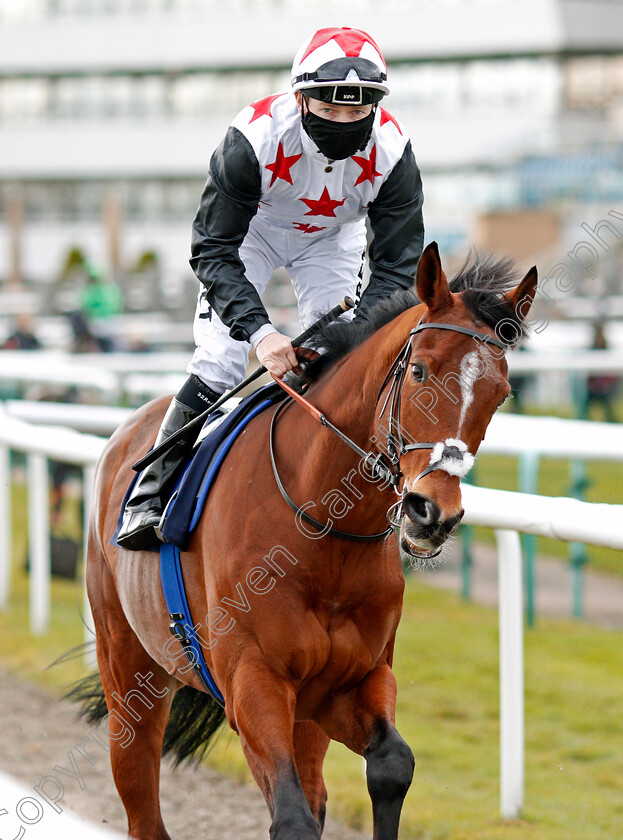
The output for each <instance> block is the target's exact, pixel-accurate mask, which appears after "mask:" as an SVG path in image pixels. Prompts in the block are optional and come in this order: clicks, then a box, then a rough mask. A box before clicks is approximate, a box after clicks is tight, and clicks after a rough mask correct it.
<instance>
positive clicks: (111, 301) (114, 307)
mask: <svg viewBox="0 0 623 840" xmlns="http://www.w3.org/2000/svg"><path fill="white" fill-rule="evenodd" d="M86 268H87V277H86V284H85V286H84V288H83V289H82V291H81V292H80V310H81V312H83V313H84V315H86V317H87V318H88V319H89V320H99V319H102V320H104V319H107V318H111V317H112V316H113V315H118V314H119V312H121V310H122V308H123V300H122V295H121V289H120V288H119V286H117V284H116V283H109V282H108V281H107V280H105V279H104V277H103V276H102V274H101V272H100V271H98V270H97V269H96V268H95V267H94V266H93V265H91V264H89V263H87V265H86Z"/></svg>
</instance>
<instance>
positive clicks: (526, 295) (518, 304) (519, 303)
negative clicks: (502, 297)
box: [506, 265, 539, 321]
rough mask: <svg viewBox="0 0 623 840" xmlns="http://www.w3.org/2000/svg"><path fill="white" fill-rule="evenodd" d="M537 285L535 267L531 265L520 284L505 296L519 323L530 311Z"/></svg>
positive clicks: (537, 277)
mask: <svg viewBox="0 0 623 840" xmlns="http://www.w3.org/2000/svg"><path fill="white" fill-rule="evenodd" d="M538 283H539V275H538V272H537V270H536V265H533V266H532V268H531V269H530V271H529V272H528V273H527V274H526V276H525V277H524V279H523V280H522V281H521V283H520V284H519V285H518V286H516V287H515V288H514V289H513V290H512V292H508V294H507V295H506V299H507V300H508V302H509V303H510V305H511V306H512V307H513V309H514V310H515V314H516V315H517V317H518V318H519V320H520V321H525V320H526V316H527V315H528V312H529V311H530V307H531V306H532V301H533V300H534V296H535V295H536V290H537V286H538Z"/></svg>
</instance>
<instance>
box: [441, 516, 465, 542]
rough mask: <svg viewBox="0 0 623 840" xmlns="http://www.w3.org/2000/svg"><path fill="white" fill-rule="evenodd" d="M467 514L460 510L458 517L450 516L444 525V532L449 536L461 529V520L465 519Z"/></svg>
mask: <svg viewBox="0 0 623 840" xmlns="http://www.w3.org/2000/svg"><path fill="white" fill-rule="evenodd" d="M464 513H465V511H464V510H460V511H459V512H458V513H457V514H456V516H450V517H449V518H448V519H446V521H445V522H444V523H443V527H444V530H445V531H446V533H447V534H448V536H449V535H450V534H451V533H452V532H453V531H456V529H457V528H458V527H459V523H460V521H461V519H463V514H464Z"/></svg>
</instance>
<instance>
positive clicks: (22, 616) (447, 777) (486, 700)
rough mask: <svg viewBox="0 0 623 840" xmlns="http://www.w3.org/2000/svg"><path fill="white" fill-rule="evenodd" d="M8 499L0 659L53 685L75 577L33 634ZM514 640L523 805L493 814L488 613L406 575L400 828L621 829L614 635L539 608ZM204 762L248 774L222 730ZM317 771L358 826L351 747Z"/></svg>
mask: <svg viewBox="0 0 623 840" xmlns="http://www.w3.org/2000/svg"><path fill="white" fill-rule="evenodd" d="M13 507H14V525H15V531H14V533H15V534H16V538H15V539H14V545H13V548H14V570H13V580H12V583H13V588H12V597H11V606H10V609H9V611H7V612H5V613H0V662H1V663H2V665H3V667H5V668H7V669H8V670H10V671H13V672H15V673H19V674H20V675H21V676H22V677H23V678H26V679H33V680H36V681H38V682H42V683H44V684H46V685H48V686H50V687H52V688H53V689H54V690H56V691H59V692H60V690H61V687H63V686H65V685H67V683H68V682H70V681H71V680H73V679H75V678H77V677H78V676H80V675H81V674H82V673H83V663H82V659H81V658H78V659H73V660H70V661H68V662H64V663H62V664H61V665H58V666H56V667H54V668H52V669H49V670H45V668H46V666H47V665H49V663H51V662H52V661H53V660H54V659H55V658H57V657H58V656H59V655H60V654H62V653H63V652H65V651H66V650H68V649H69V648H71V647H73V646H74V645H78V644H80V643H81V641H82V639H83V627H82V623H81V619H80V612H81V609H82V585H81V583H80V582H69V581H62V580H55V581H54V582H53V586H52V597H53V609H52V619H51V627H50V632H49V633H47V634H46V635H44V636H41V637H33V636H31V635H30V633H29V629H28V627H29V625H28V587H27V577H26V574H25V572H24V570H23V564H24V560H25V554H26V540H25V514H24V498H23V491H22V490H19V489H18V490H16V492H15V494H14V505H13ZM74 514H75V512H74ZM75 521H76V517H75V515H74V523H75ZM525 639H526V677H525V678H526V800H525V801H526V804H525V808H524V811H523V815H522V819H521V820H518V821H511V822H503V821H501V820H500V818H499V816H498V815H499V700H498V692H499V686H498V630H497V614H496V612H495V611H493V610H490V609H487V608H484V607H478V606H475V605H473V604H469V603H465V602H463V601H461V600H460V599H459V598H458V597H457V596H455V595H453V594H450V593H447V592H442V591H439V590H435V589H432V588H430V587H426V586H423V585H421V584H420V583H419V582H418V579H417V576H416V575H414V576H412V577H410V579H409V581H408V585H407V591H406V600H405V610H404V616H403V621H402V624H401V627H400V632H399V636H398V641H397V648H396V657H395V665H394V669H395V672H396V676H397V679H398V685H399V691H398V709H397V723H398V726H399V729H400V731H401V733H402V735H403V736H404V737H405V739H406V740H407V742H408V743H409V744H410V745H411V747H412V749H413V751H414V753H415V757H416V773H415V779H414V783H413V786H412V788H411V790H410V792H409V794H408V796H407V800H406V803H405V809H404V814H403V823H402V829H401V835H400V836H401V838H403V839H404V840H507V838H510V840H515V838H517V840H614V838H617V837H619V836H621V831H620V825H621V824H623V753H622V751H621V749H620V745H621V739H622V735H623V724H622V722H621V697H623V644H622V642H623V638H622V634H621V633H615V632H608V631H605V630H600V629H596V628H592V627H589V626H587V625H585V624H583V623H573V622H553V621H547V620H544V619H539V622H538V625H537V627H535V628H533V629H531V630H530V631H527V632H526V636H525ZM209 760H210V762H211V763H212V764H213V765H214V766H216V767H217V768H219V769H220V770H223V771H225V772H227V773H229V774H230V775H233V776H237V777H239V778H245V779H247V778H249V771H248V769H247V768H246V764H245V762H244V759H243V758H242V754H241V751H240V748H239V744H238V740H237V737H236V736H235V735H233V733H231V732H229V731H226V732H225V733H224V736H223V737H221V738H220V739H219V740H218V741H217V743H216V745H215V749H214V750H213V752H212V753H211V755H210V758H209ZM325 771H326V779H327V786H328V788H329V794H330V800H329V812H330V814H332V815H333V816H334V817H337V818H339V819H342V820H344V821H348V822H349V823H350V824H351V825H353V826H355V827H363V828H364V829H365V830H366V831H368V832H369V830H370V803H369V799H368V795H367V792H366V786H365V781H364V778H363V768H362V759H361V758H360V757H358V756H355V755H353V754H352V753H349V752H348V751H347V750H346V749H345V748H344V747H342V746H341V745H333V746H332V747H331V749H330V751H329V753H328V756H327V759H326V763H325Z"/></svg>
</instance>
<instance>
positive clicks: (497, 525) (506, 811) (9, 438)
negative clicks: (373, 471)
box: [0, 403, 623, 819]
mask: <svg viewBox="0 0 623 840" xmlns="http://www.w3.org/2000/svg"><path fill="white" fill-rule="evenodd" d="M39 405H40V409H41V413H42V414H43V416H46V415H45V412H46V410H48V409H47V408H46V403H41V404H39ZM11 408H12V410H13V411H17V410H18V409H16V408H15V404H12V405H11ZM22 408H23V410H22V413H28V412H30V414H31V419H34V418H33V415H36V414H37V411H36V410H35V409H33V408H32V407H30V408H24V407H22ZM65 408H67V410H68V412H72V411H73V413H74V420H76V419H77V416H78V414H80V415H81V419H79V423H80V422H81V423H82V424H83V425H84V424H86V426H87V427H89V423H93V422H95V421H94V420H93V418H92V417H91V419H89V418H88V417H87V415H88V414H89V412H85V410H86V409H87V408H90V409H91V412H90V413H91V414H93V412H98V411H101V409H100V407H86V406H81V407H79V408H78V407H75V406H66V407H65ZM76 409H77V410H76ZM52 411H54V409H52ZM48 416H49V415H48ZM58 416H59V415H58V413H57V414H56V417H57V418H58ZM122 416H123V414H122V412H117V413H116V414H115V415H114V417H113V414H110V415H109V416H108V417H107V418H106V422H110V423H116V422H118V421H119V420H120V419H121V418H122ZM100 420H101V421H103V420H104V418H103V417H101V418H100ZM520 420H526V421H527V423H528V424H529V426H530V429H531V431H535V430H537V429H538V421H537V420H536V419H535V418H513V419H512V420H508V421H507V420H506V419H505V415H498V416H497V417H495V418H494V421H493V422H492V424H491V428H495V426H497V425H498V424H500V425H501V426H503V425H504V424H505V423H508V424H514V425H515V427H516V428H515V429H514V431H517V424H518V423H519V422H520ZM544 420H545V421H546V424H547V425H548V429H547V431H548V435H549V436H550V438H549V439H550V440H558V441H559V443H560V441H561V440H562V438H561V437H560V434H561V433H560V428H561V427H560V426H559V425H558V424H563V426H562V428H564V424H565V423H566V422H567V421H555V425H554V427H552V418H544ZM587 425H588V424H587ZM598 425H599V424H590V426H591V430H593V431H594V430H595V429H596V427H597V426H598ZM603 425H606V424H603ZM91 427H92V426H91ZM543 429H544V430H545V427H543ZM568 429H569V436H568V440H569V441H572V447H573V448H572V449H571V451H570V454H571V452H572V453H573V455H574V456H576V457H583V456H584V457H597V458H599V457H605V455H606V453H608V454H609V456H610V457H613V456H614V457H619V456H621V453H623V447H621V446H619V445H618V443H619V441H620V439H621V434H622V430H621V427H617V426H613V425H610V424H608V426H607V429H604V430H603V431H604V435H605V434H606V433H607V440H606V439H605V438H604V437H603V436H602V435H598V434H593V433H592V434H591V435H590V436H588V435H586V434H578V432H579V431H580V429H579V428H578V427H577V424H575V423H573V424H572V425H571V426H569V427H568ZM582 431H585V430H582ZM487 437H488V438H489V440H490V441H491V443H488V442H487V441H485V444H487V445H483V450H484V451H486V450H489V451H490V452H491V451H496V449H497V448H496V445H495V443H494V442H493V439H495V438H496V437H498V435H497V433H496V434H495V435H494V434H491V433H490V432H488V435H487ZM513 437H515V439H524V438H523V436H521V435H519V436H517V435H514V436H513ZM529 437H531V438H532V446H533V447H534V448H539V449H540V445H539V444H538V443H537V441H538V440H539V438H538V435H537V436H536V440H535V437H533V436H532V435H530V436H529ZM543 440H544V438H541V445H542V444H543ZM591 441H592V442H593V443H591ZM105 443H106V441H105V439H104V438H101V437H95V436H93V435H89V434H81V433H79V432H76V431H73V430H69V429H67V428H58V427H52V426H41V425H37V426H33V425H31V424H30V423H26V422H24V421H23V420H19V419H17V418H16V417H15V416H14V415H13V414H9V413H7V411H6V410H5V409H4V408H2V407H0V609H6V608H7V606H8V603H9V597H10V568H11V560H10V558H11V541H12V540H11V531H10V522H11V516H10V490H9V488H10V473H9V462H10V459H9V454H10V451H11V450H15V451H18V452H24V453H26V455H27V458H28V471H27V480H28V498H29V504H28V513H29V515H28V530H29V544H30V562H31V573H30V627H31V631H32V632H33V633H34V634H42V633H44V632H45V631H46V629H47V627H48V622H49V616H50V532H49V494H48V470H47V460H48V459H49V458H54V459H56V460H60V461H66V462H68V463H71V464H77V465H79V466H81V467H82V468H83V470H84V488H85V517H86V519H87V520H88V515H89V508H90V501H91V495H92V490H93V475H94V469H95V463H96V461H97V459H98V458H99V456H100V454H101V452H102V450H103V448H104V446H105ZM498 445H499V447H500V450H503V451H506V452H509V451H512V447H511V446H510V445H509V444H508V439H506V441H503V440H501V439H500V442H499V444H498ZM569 445H571V444H569ZM566 446H567V444H565V443H560V446H559V448H560V449H564V448H565V447H566ZM515 451H517V450H515ZM463 502H464V507H465V517H464V522H465V523H467V524H470V525H483V526H488V527H490V528H493V529H494V530H495V535H496V539H497V545H498V568H499V591H500V601H499V604H500V606H499V616H500V619H499V620H500V699H501V735H500V741H501V792H500V796H501V813H502V817H504V818H506V819H512V818H517V817H518V816H519V814H520V812H521V808H522V805H523V796H524V691H523V673H524V667H523V592H522V568H521V565H522V560H521V549H520V544H519V532H523V533H528V534H537V535H540V536H546V537H553V538H554V539H559V540H573V541H578V542H584V543H588V544H592V545H603V546H608V547H610V548H615V549H623V528H622V527H621V525H620V523H621V522H623V505H606V504H592V503H588V502H582V501H578V500H576V499H568V498H550V497H544V496H536V495H530V494H526V493H511V492H507V491H503V490H488V489H485V488H481V487H474V486H471V485H468V484H465V485H463ZM86 531H87V528H86V523H85V534H86ZM85 612H86V615H87V616H90V612H89V610H88V603H87V601H86V597H85Z"/></svg>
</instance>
